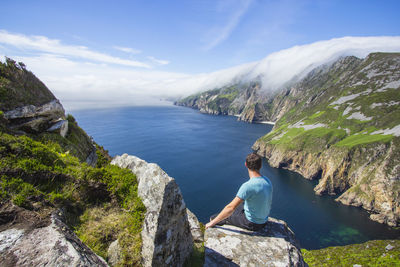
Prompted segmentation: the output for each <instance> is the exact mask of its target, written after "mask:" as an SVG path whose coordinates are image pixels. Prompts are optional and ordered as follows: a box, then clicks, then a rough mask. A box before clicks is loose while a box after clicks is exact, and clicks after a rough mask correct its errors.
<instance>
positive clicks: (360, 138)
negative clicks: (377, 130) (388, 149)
mask: <svg viewBox="0 0 400 267" xmlns="http://www.w3.org/2000/svg"><path fill="white" fill-rule="evenodd" d="M392 138H393V135H383V134H374V135H369V134H357V135H351V136H349V137H347V138H345V139H343V140H341V141H340V142H338V143H336V144H335V145H336V146H346V147H349V148H352V147H354V146H358V145H365V144H370V143H375V142H382V143H388V142H390V141H391V140H392Z"/></svg>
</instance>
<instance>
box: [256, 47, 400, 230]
mask: <svg viewBox="0 0 400 267" xmlns="http://www.w3.org/2000/svg"><path fill="white" fill-rule="evenodd" d="M399 86H400V54H383V53H376V54H371V55H369V56H368V57H367V58H366V59H365V60H360V59H357V58H354V57H347V58H343V59H341V60H339V61H337V62H335V63H334V64H333V65H331V66H324V67H320V68H318V69H316V70H314V71H313V72H311V73H310V74H309V75H308V76H307V77H306V78H305V79H303V80H302V81H301V82H300V83H298V84H296V85H295V86H293V87H292V88H291V89H290V90H288V91H287V92H288V94H287V96H286V97H283V98H282V99H281V100H280V101H283V102H285V104H283V105H282V107H285V108H286V110H285V112H284V115H283V116H282V117H281V118H280V119H279V120H278V121H277V123H276V125H275V127H274V129H273V130H272V131H271V132H270V133H269V134H267V135H266V136H264V137H262V138H260V139H259V140H258V141H257V142H256V143H255V144H254V146H253V149H254V150H256V151H257V152H258V153H259V154H260V155H263V156H265V157H266V158H268V160H269V163H270V164H271V165H272V166H274V167H282V168H287V169H290V170H293V171H296V172H298V173H300V174H302V175H303V176H304V177H306V178H308V179H319V183H318V185H317V186H316V187H315V192H316V193H317V194H330V195H339V197H338V198H337V201H339V202H341V203H343V204H346V205H353V206H357V207H362V208H364V209H366V210H368V211H370V212H371V219H373V220H376V221H379V222H382V223H387V224H389V225H391V226H396V225H399V224H400V204H399V203H400V106H399V105H400V90H399ZM276 112H280V111H276Z"/></svg>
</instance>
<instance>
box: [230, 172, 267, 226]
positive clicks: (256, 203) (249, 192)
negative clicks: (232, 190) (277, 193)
mask: <svg viewBox="0 0 400 267" xmlns="http://www.w3.org/2000/svg"><path fill="white" fill-rule="evenodd" d="M236 196H237V197H239V198H240V199H243V200H244V213H245V215H246V218H247V219H248V220H249V221H251V222H253V223H258V224H263V223H265V222H266V221H267V220H268V215H269V211H270V210H271V204H272V184H271V181H270V180H269V179H268V178H267V177H265V176H260V177H253V178H250V180H248V181H247V182H245V183H244V184H242V186H241V187H240V188H239V191H238V192H237V194H236Z"/></svg>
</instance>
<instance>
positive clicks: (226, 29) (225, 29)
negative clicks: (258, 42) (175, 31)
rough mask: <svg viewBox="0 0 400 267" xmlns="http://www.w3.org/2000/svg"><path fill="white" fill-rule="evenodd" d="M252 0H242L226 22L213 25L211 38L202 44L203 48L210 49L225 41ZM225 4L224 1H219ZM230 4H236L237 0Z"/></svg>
mask: <svg viewBox="0 0 400 267" xmlns="http://www.w3.org/2000/svg"><path fill="white" fill-rule="evenodd" d="M251 2H252V0H242V1H240V4H239V6H238V7H237V8H236V10H234V12H233V13H232V14H231V15H230V16H229V18H228V20H227V22H226V24H225V25H223V26H219V27H214V28H212V29H211V30H210V34H211V35H212V39H211V40H210V41H209V42H208V43H207V44H206V45H205V46H204V50H206V51H207V50H211V49H213V48H214V47H216V46H217V45H219V44H220V43H222V42H223V41H225V40H226V39H227V38H228V37H229V36H230V35H231V33H232V32H233V30H234V29H235V28H236V27H237V25H238V24H239V22H240V20H241V18H242V16H243V15H244V14H245V13H246V11H247V10H248V8H249V6H250V4H251ZM220 3H223V4H224V5H227V4H226V2H220ZM230 4H231V5H234V6H235V7H236V6H237V2H236V1H235V2H232V3H230Z"/></svg>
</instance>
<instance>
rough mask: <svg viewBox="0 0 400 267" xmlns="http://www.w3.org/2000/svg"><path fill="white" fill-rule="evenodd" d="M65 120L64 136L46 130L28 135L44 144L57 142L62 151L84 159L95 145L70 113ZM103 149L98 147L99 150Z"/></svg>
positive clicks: (81, 159)
mask: <svg viewBox="0 0 400 267" xmlns="http://www.w3.org/2000/svg"><path fill="white" fill-rule="evenodd" d="M67 120H68V133H67V136H66V137H65V138H64V137H62V136H60V135H59V134H52V133H48V132H43V133H40V134H38V135H30V137H31V138H33V139H35V140H36V141H39V142H42V143H44V144H46V143H57V144H59V145H60V146H61V147H62V149H63V150H64V151H69V153H71V154H72V155H73V156H75V157H77V158H78V159H79V160H80V161H86V158H87V157H88V156H89V154H90V153H92V152H93V151H94V149H95V147H94V146H93V143H92V141H91V140H90V137H89V136H88V135H87V134H86V132H85V131H84V130H82V128H80V127H79V126H78V123H77V122H76V121H75V118H74V117H73V116H72V115H70V114H68V115H67ZM99 148H100V147H99ZM103 150H104V149H103ZM103 150H102V149H101V148H100V150H99V152H100V151H103Z"/></svg>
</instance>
